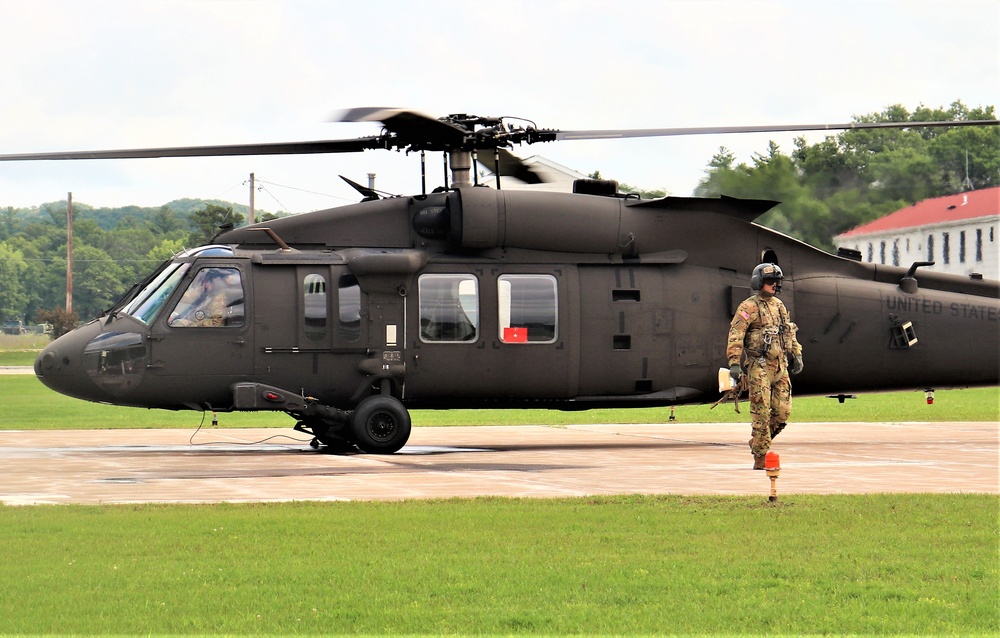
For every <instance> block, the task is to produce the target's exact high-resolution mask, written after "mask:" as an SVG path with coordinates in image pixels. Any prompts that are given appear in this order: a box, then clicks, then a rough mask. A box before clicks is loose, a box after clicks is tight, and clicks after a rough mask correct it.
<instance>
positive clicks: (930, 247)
mask: <svg viewBox="0 0 1000 638" xmlns="http://www.w3.org/2000/svg"><path fill="white" fill-rule="evenodd" d="M927 261H934V235H927Z"/></svg>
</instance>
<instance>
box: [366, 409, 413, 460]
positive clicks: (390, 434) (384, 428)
mask: <svg viewBox="0 0 1000 638" xmlns="http://www.w3.org/2000/svg"><path fill="white" fill-rule="evenodd" d="M351 431H352V432H353V433H354V441H355V443H356V444H357V446H358V447H359V448H361V451H362V452H367V453H369V454H392V453H393V452H396V451H398V450H399V449H400V448H401V447H403V446H404V445H406V440H407V439H409V438H410V413H409V412H408V411H407V410H406V407H405V406H404V405H403V403H402V402H401V401H400V400H399V399H397V398H395V397H390V396H383V395H379V396H373V397H368V398H367V399H365V400H364V401H362V402H361V403H359V404H358V407H357V409H356V410H355V411H354V416H353V417H352V418H351Z"/></svg>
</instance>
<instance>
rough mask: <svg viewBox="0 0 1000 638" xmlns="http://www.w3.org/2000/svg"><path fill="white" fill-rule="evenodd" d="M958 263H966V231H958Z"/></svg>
mask: <svg viewBox="0 0 1000 638" xmlns="http://www.w3.org/2000/svg"><path fill="white" fill-rule="evenodd" d="M958 263H960V264H964V263H965V231H964V230H962V231H959V233H958Z"/></svg>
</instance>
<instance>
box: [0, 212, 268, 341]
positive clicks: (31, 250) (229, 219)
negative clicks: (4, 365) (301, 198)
mask: <svg viewBox="0 0 1000 638" xmlns="http://www.w3.org/2000/svg"><path fill="white" fill-rule="evenodd" d="M247 210H248V209H247V208H246V207H245V206H241V205H239V204H231V203H227V202H221V201H218V200H213V201H205V200H190V199H186V200H177V201H176V202H171V203H170V204H166V205H164V206H161V207H159V208H143V207H137V206H128V207H123V208H111V209H109V208H94V207H91V206H88V205H86V204H79V203H76V202H74V204H73V269H72V273H73V304H72V311H71V313H67V311H66V308H65V306H66V261H67V243H68V242H67V235H68V234H67V202H66V200H63V201H58V202H50V203H47V204H43V205H41V206H39V207H38V208H32V209H17V208H13V207H10V206H8V207H6V208H0V320H2V321H16V320H21V321H24V322H25V323H50V324H55V325H56V332H57V333H59V332H62V331H64V330H65V329H67V328H72V327H73V325H74V324H75V323H76V321H77V318H78V317H79V318H82V319H85V320H86V319H90V318H93V317H96V316H98V315H100V314H101V312H102V311H104V310H105V309H107V308H108V307H110V306H111V305H112V304H113V303H114V301H115V300H116V299H118V298H119V297H120V296H121V295H122V293H124V292H125V291H126V290H128V289H129V288H131V286H132V284H133V283H135V282H137V281H141V280H142V279H143V278H144V277H145V276H146V275H147V274H149V272H151V271H152V270H153V269H154V268H156V266H157V265H159V264H160V263H162V262H163V261H164V260H166V259H168V258H170V257H171V256H172V255H174V254H176V253H178V252H180V251H182V250H184V249H185V248H191V247H194V246H200V245H202V244H204V243H206V242H207V241H209V240H210V239H211V238H212V237H213V236H215V235H216V234H217V233H218V230H219V226H220V225H221V224H224V223H232V224H233V225H235V226H238V225H240V224H242V223H243V221H244V219H245V218H246V217H245V215H244V213H245V212H246V211H247ZM241 211H242V212H241ZM274 217H275V215H273V214H271V213H266V212H264V213H260V214H259V219H260V220H261V221H266V220H267V219H273V218H274Z"/></svg>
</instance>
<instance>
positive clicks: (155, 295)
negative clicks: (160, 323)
mask: <svg viewBox="0 0 1000 638" xmlns="http://www.w3.org/2000/svg"><path fill="white" fill-rule="evenodd" d="M190 267H191V264H179V263H176V262H175V263H172V264H170V265H169V266H167V267H166V268H164V269H163V270H162V271H160V274H159V275H158V276H157V277H156V278H155V279H153V280H152V281H151V282H149V284H147V285H146V287H145V288H143V289H142V290H141V291H139V294H138V295H136V296H135V299H133V300H132V302H131V303H130V304H128V305H127V306H125V308H123V309H122V312H123V313H124V314H127V315H131V316H133V317H135V318H136V319H138V320H139V321H141V322H143V323H144V324H146V325H147V326H148V325H150V324H151V323H153V321H154V320H155V319H156V316H157V315H158V314H159V312H160V308H162V307H163V304H164V303H165V302H166V301H167V298H169V297H170V293H172V292H173V291H174V288H176V287H177V284H178V283H179V282H180V280H181V278H182V277H183V276H184V273H186V272H187V270H188V268H190Z"/></svg>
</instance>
